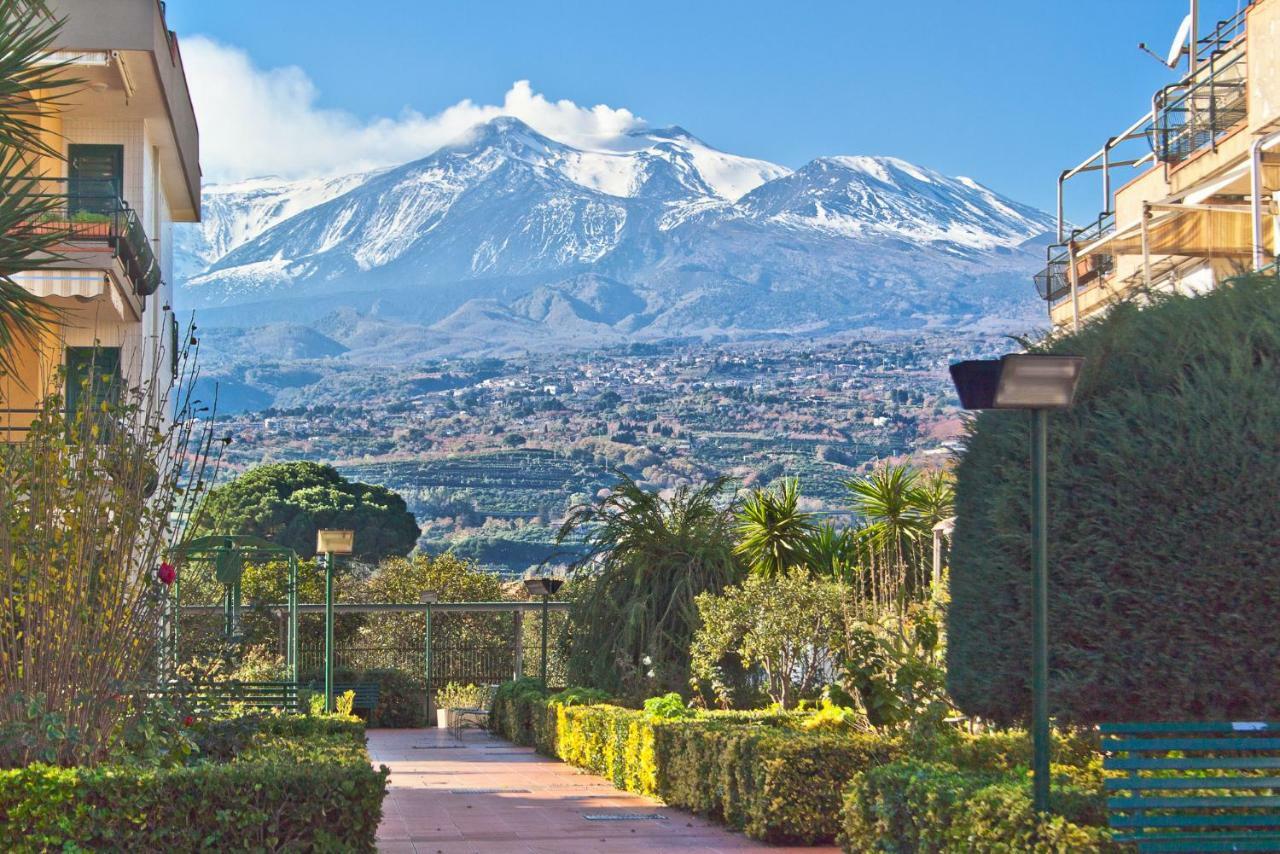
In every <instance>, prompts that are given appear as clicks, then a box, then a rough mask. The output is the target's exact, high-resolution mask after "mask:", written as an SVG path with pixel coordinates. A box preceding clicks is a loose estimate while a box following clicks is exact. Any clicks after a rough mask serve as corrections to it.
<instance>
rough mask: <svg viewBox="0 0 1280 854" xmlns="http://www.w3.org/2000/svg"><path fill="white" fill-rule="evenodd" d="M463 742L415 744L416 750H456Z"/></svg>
mask: <svg viewBox="0 0 1280 854" xmlns="http://www.w3.org/2000/svg"><path fill="white" fill-rule="evenodd" d="M461 746H462V745H461V744H415V745H413V749H414V750H456V749H458V748H459V747H461Z"/></svg>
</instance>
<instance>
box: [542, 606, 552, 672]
mask: <svg viewBox="0 0 1280 854" xmlns="http://www.w3.org/2000/svg"><path fill="white" fill-rule="evenodd" d="M550 598H551V596H550V594H548V593H546V592H545V591H544V592H543V594H542V687H543V688H545V687H547V614H548V613H550V611H549V609H548V607H547V600H549V599H550Z"/></svg>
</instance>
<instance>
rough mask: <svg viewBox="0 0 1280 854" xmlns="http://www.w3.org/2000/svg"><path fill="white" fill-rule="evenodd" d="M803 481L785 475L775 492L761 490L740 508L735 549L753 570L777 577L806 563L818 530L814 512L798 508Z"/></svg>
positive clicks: (766, 575)
mask: <svg viewBox="0 0 1280 854" xmlns="http://www.w3.org/2000/svg"><path fill="white" fill-rule="evenodd" d="M799 503H800V481H799V480H797V479H796V478H786V479H785V480H783V481H782V484H781V485H780V486H779V487H778V491H777V492H776V493H775V492H773V491H772V490H768V489H758V490H756V491H755V492H753V493H752V494H751V496H750V497H749V498H747V500H746V501H744V502H742V507H741V509H740V510H739V511H738V524H737V533H738V545H737V547H736V549H735V551H736V552H737V553H738V555H739V556H741V557H743V558H745V559H746V561H747V565H748V567H750V569H751V571H752V572H755V573H759V574H760V575H763V576H765V577H766V578H774V577H777V576H779V575H783V574H785V573H786V571H787V570H788V569H790V568H791V567H795V566H805V565H806V564H807V559H808V553H809V549H808V546H809V538H810V537H811V536H812V535H813V533H814V531H815V530H816V528H815V526H814V524H813V514H811V513H805V512H804V511H802V510H800V509H799Z"/></svg>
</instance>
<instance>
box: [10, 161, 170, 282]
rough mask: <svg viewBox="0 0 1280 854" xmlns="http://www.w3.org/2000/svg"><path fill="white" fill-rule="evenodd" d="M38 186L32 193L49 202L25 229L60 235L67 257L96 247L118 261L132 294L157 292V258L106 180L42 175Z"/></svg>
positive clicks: (134, 214)
mask: <svg viewBox="0 0 1280 854" xmlns="http://www.w3.org/2000/svg"><path fill="white" fill-rule="evenodd" d="M39 189H40V192H39V193H37V194H36V195H37V196H40V197H42V198H45V199H48V200H49V201H50V202H51V204H50V206H49V207H48V208H47V209H46V211H45V213H44V214H43V215H42V216H41V218H40V221H39V222H37V223H33V224H31V225H30V230H31V231H34V232H36V233H41V232H44V233H52V234H54V235H57V236H58V237H60V238H61V239H62V242H64V243H65V244H66V246H65V247H63V248H62V249H60V250H58V251H59V252H60V253H61V254H65V255H66V256H67V257H75V255H76V253H77V251H83V249H85V248H93V247H94V246H95V245H96V246H102V247H104V248H106V249H108V250H109V251H110V252H111V254H112V257H114V258H115V259H116V260H118V261H119V262H120V265H121V266H122V267H123V268H124V271H125V275H126V276H127V277H128V279H129V283H130V284H131V285H132V286H133V292H134V293H135V294H137V295H138V296H140V297H147V296H150V295H151V294H154V293H155V292H156V291H157V290H159V288H160V284H161V272H160V261H159V259H158V258H156V254H155V250H154V249H153V248H152V246H151V241H150V240H148V239H147V234H146V232H145V231H144V230H143V228H142V223H141V221H140V220H139V219H138V213H137V211H135V210H134V209H133V208H131V207H130V206H129V203H128V202H126V201H125V200H124V199H123V198H122V197H121V195H120V193H119V190H118V189H117V188H116V187H115V186H114V184H112V182H109V181H94V180H83V179H81V180H76V179H71V180H68V179H66V178H46V179H42V180H40V181H39Z"/></svg>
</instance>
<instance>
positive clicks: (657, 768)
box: [491, 680, 901, 843]
mask: <svg viewBox="0 0 1280 854" xmlns="http://www.w3.org/2000/svg"><path fill="white" fill-rule="evenodd" d="M675 696H677V697H678V695H675ZM656 699H659V700H662V701H663V702H662V705H664V706H665V705H670V702H672V701H670V700H669V698H656ZM675 702H679V701H678V699H677V700H676V701H675ZM681 705H682V706H683V704H681ZM802 718H803V716H801V715H797V714H795V713H777V712H711V713H703V714H699V715H698V716H697V717H682V718H677V719H670V720H664V719H660V718H656V717H654V716H653V715H651V714H649V713H648V712H647V711H637V710H633V709H624V708H620V707H618V706H610V705H603V704H595V705H565V704H562V703H559V702H556V701H554V700H552V699H550V698H548V697H547V695H546V693H545V692H544V691H542V689H541V685H540V684H539V683H537V682H536V681H535V680H521V681H520V682H509V683H507V684H505V685H503V686H501V687H500V688H499V689H498V692H497V696H496V698H495V701H494V711H493V715H492V723H491V725H492V727H493V728H494V730H495V731H496V732H498V733H499V734H501V735H503V736H504V737H506V738H508V739H510V740H511V741H514V742H516V743H517V744H529V745H535V746H536V747H537V748H538V750H539V751H541V752H543V753H545V754H547V755H550V756H556V757H558V758H560V759H562V760H564V761H565V762H568V763H569V764H571V765H576V766H578V767H580V768H584V769H586V770H589V771H591V772H593V773H596V774H599V775H600V776H602V777H604V778H606V779H608V780H611V781H612V782H613V783H614V785H616V786H617V787H619V788H622V789H626V790H628V791H633V792H637V793H639V794H642V795H647V796H650V797H658V798H661V799H662V800H664V801H665V802H666V803H668V804H671V805H672V806H676V807H682V808H686V809H690V810H692V811H694V812H698V813H702V814H705V815H709V816H712V817H714V818H716V819H718V820H720V821H723V822H725V823H727V824H729V825H731V826H733V827H737V828H740V829H742V830H744V831H746V832H747V833H748V834H750V835H751V836H753V837H755V838H757V839H765V840H769V841H774V842H803V843H813V842H821V841H830V840H832V839H834V838H835V836H836V833H837V831H838V830H839V820H840V819H839V816H840V805H841V793H842V792H843V790H844V787H845V785H846V784H847V783H848V781H849V779H850V778H851V777H852V776H853V775H854V774H855V773H856V772H857V771H859V770H862V769H864V768H867V767H869V766H871V765H875V764H878V763H881V762H887V761H889V760H891V759H893V758H895V757H896V756H897V755H898V754H899V753H900V750H901V748H900V743H899V741H898V740H897V739H896V738H892V737H886V736H882V735H875V734H853V735H849V734H839V735H836V734H829V733H805V732H803V731H801V730H800V729H799V727H798V723H799V721H800V720H801V719H802Z"/></svg>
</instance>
